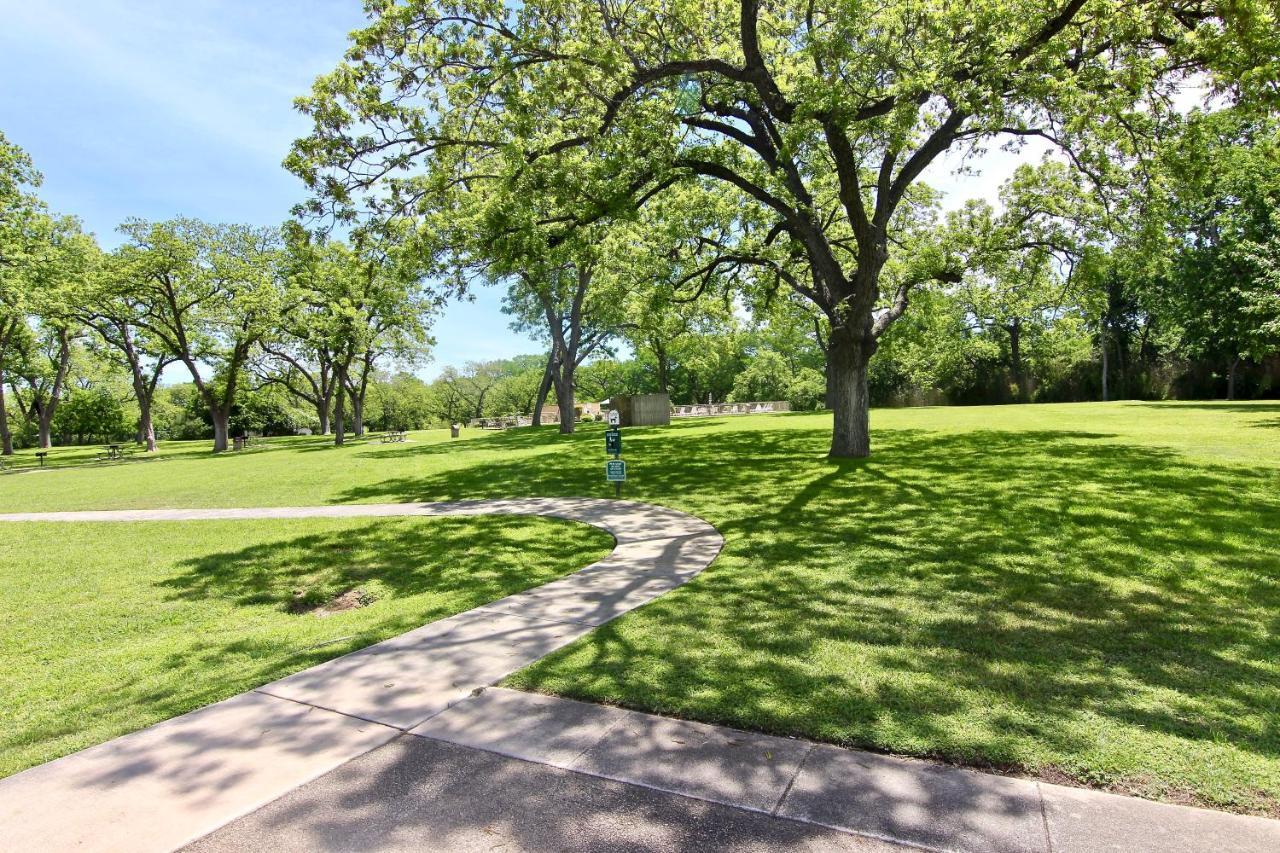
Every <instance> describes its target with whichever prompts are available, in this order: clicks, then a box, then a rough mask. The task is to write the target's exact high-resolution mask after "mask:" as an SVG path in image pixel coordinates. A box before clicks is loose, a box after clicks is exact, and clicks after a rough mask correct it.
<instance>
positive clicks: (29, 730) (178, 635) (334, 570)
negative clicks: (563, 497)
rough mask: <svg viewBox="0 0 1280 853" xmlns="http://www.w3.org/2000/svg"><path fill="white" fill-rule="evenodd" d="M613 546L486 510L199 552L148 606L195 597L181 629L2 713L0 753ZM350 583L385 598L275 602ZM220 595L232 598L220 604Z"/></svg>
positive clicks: (139, 718) (573, 566) (193, 697)
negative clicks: (106, 674) (349, 607)
mask: <svg viewBox="0 0 1280 853" xmlns="http://www.w3.org/2000/svg"><path fill="white" fill-rule="evenodd" d="M200 523H201V522H199V521H190V522H184V524H200ZM612 547H613V542H612V540H611V538H610V537H609V536H608V534H606V533H604V532H602V531H599V530H596V529H594V528H591V527H589V526H587V525H583V524H573V523H570V522H563V521H555V520H547V519H529V518H512V517H501V516H477V517H467V518H430V519H424V518H396V519H376V520H368V521H365V522H363V523H360V524H358V525H355V526H347V527H343V528H342V529H338V530H333V531H329V532H324V533H312V534H307V535H302V536H295V537H293V538H287V539H283V540H276V541H270V542H266V543H261V544H253V545H248V546H245V547H241V548H234V549H230V550H226V551H221V552H217V553H210V554H202V555H200V556H197V557H192V558H190V559H187V560H185V561H182V562H180V563H178V564H177V565H176V566H175V568H174V570H173V571H172V572H170V574H169V575H168V576H167V577H164V578H163V579H161V580H159V581H157V582H156V584H155V586H156V588H158V590H159V591H160V596H159V597H160V598H161V599H162V602H159V603H144V604H143V605H142V606H144V607H147V606H149V607H159V608H161V609H164V610H168V609H169V608H170V607H171V606H172V605H169V604H166V603H163V602H175V603H178V604H180V605H185V604H188V603H190V604H194V605H196V607H195V609H189V608H186V607H185V606H183V607H179V608H177V609H173V610H172V617H171V618H172V619H173V620H174V624H176V625H177V626H179V627H178V629H177V630H171V631H170V632H169V633H168V634H167V635H166V636H161V637H158V638H155V639H154V641H152V642H148V643H142V644H138V645H135V648H136V649H137V652H136V653H137V655H139V658H138V659H137V660H131V661H127V662H122V661H119V660H117V661H116V662H115V663H113V664H112V665H114V666H119V667H121V672H122V673H125V672H127V673H128V677H121V678H120V679H118V680H117V681H114V682H112V683H111V685H110V687H103V688H102V689H93V690H88V689H85V688H84V687H83V686H82V685H80V684H78V683H76V682H75V681H71V680H69V681H68V683H66V684H65V685H61V686H62V687H63V688H64V690H63V691H62V692H61V693H60V694H59V696H58V699H57V701H56V702H55V703H51V704H49V705H48V706H45V707H40V706H33V707H32V708H30V709H16V708H15V709H13V710H14V711H15V715H14V716H13V717H11V718H10V719H8V720H3V722H5V723H8V724H9V725H7V726H6V725H0V752H3V753H9V760H10V761H11V762H13V763H15V764H17V765H18V768H17V769H21V767H22V766H25V765H26V764H30V763H38V762H40V761H45V760H49V759H52V758H56V757H58V756H59V755H62V754H65V753H66V752H69V751H72V750H74V749H77V748H80V747H82V746H87V745H89V743H88V742H86V741H85V738H84V733H85V731H86V729H88V730H89V732H90V735H91V737H96V738H97V739H99V740H101V739H105V738H107V737H112V736H115V735H117V734H122V733H124V732H128V731H132V730H134V729H137V728H139V727H141V726H144V725H147V724H149V723H152V722H155V721H158V720H162V719H168V718H170V717H173V716H175V715H177V714H181V713H185V712H187V711H190V710H192V709H194V708H198V707H201V706H203V705H206V704H209V703H211V702H215V701H218V700H221V699H224V698H226V697H228V696H231V695H235V694H236V693H239V692H241V691H244V690H249V689H252V688H254V687H258V686H260V685H262V684H264V683H266V682H268V681H271V680H273V679H275V678H279V677H281V676H284V675H287V674H289V673H292V672H296V671H299V670H302V669H305V668H307V667H309V666H312V665H314V664H317V663H321V662H323V661H326V660H329V659H331V658H334V657H337V656H339V655H342V654H345V653H347V652H350V651H354V650H356V649H360V648H364V647H365V646H369V645H371V644H373V643H376V642H378V641H380V640H384V639H387V638H388V637H394V636H397V635H399V634H402V633H404V632H405V631H408V630H411V629H413V628H417V627H419V626H421V625H423V624H425V623H427V622H432V621H435V620H437V619H441V618H444V617H446V616H451V615H453V614H455V613H460V612H463V611H466V610H470V609H472V608H474V607H478V606H480V605H483V604H487V603H489V602H491V601H494V600H496V599H499V598H502V597H503V596H506V595H509V594H512V593H515V592H519V591H521V590H525V589H529V588H530V587H534V586H538V585H540V584H543V583H546V582H548V581H551V580H554V579H555V578H557V577H560V576H562V575H564V574H566V573H568V572H572V571H576V570H578V569H580V568H582V567H584V566H586V565H587V564H588V563H590V562H592V561H593V560H595V559H598V558H600V557H603V556H604V555H605V554H607V553H609V551H610V550H611V548H612ZM354 587H369V588H371V589H376V590H377V591H378V593H379V595H380V596H381V599H380V600H377V601H374V602H373V603H372V604H371V605H370V606H369V607H367V608H364V609H362V610H361V611H360V612H358V613H357V612H348V613H342V614H337V615H335V616H333V617H330V618H322V617H320V616H318V615H316V614H315V613H310V612H302V613H296V614H292V615H286V614H285V613H282V612H279V611H286V610H288V609H289V607H290V605H291V603H292V602H293V600H294V597H295V593H296V592H297V591H298V590H300V589H302V590H311V591H315V592H316V598H317V599H319V600H325V599H327V598H328V597H329V596H331V595H336V594H338V593H340V592H343V591H346V590H348V589H351V588H354ZM210 602H211V603H213V604H214V607H213V609H211V610H205V609H204V608H203V605H204V604H205V603H210ZM217 602H230V603H231V604H232V605H233V606H234V608H235V609H234V610H233V611H232V613H231V614H230V615H225V616H217V615H216V614H218V613H219V612H220V611H219V609H218V605H217ZM263 607H265V608H268V610H267V611H266V612H265V613H264V612H263V611H262V610H261V609H260V608H263ZM240 608H253V609H246V610H241V609H240ZM272 610H275V611H277V612H275V613H272V612H271V611H272ZM210 614H214V615H210ZM151 615H154V614H151ZM187 622H189V623H190V624H200V625H205V626H209V627H210V629H211V630H210V631H209V632H208V633H204V634H201V635H197V636H190V635H187V634H184V633H182V630H181V625H182V624H183V623H187ZM170 627H171V628H172V626H170ZM126 642H128V641H126ZM24 665H26V664H24ZM45 677H46V678H48V677H49V676H45ZM0 716H7V715H0ZM86 721H90V722H89V723H88V724H87V722H86ZM14 756H17V757H14ZM0 775H3V774H0Z"/></svg>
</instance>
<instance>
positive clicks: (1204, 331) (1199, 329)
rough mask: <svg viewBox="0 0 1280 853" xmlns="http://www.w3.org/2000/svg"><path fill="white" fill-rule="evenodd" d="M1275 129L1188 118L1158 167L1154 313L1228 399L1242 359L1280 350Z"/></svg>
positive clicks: (1245, 121) (1236, 116) (1251, 121)
mask: <svg viewBox="0 0 1280 853" xmlns="http://www.w3.org/2000/svg"><path fill="white" fill-rule="evenodd" d="M1277 163H1280V122H1277V121H1276V120H1275V119H1274V118H1262V119H1259V118H1257V117H1256V116H1254V115H1252V114H1249V113H1246V112H1237V111H1232V110H1225V111H1222V112H1218V113H1212V114H1198V113H1197V114H1193V115H1192V116H1191V117H1190V119H1189V121H1188V123H1187V126H1186V127H1185V128H1184V129H1183V130H1182V132H1181V133H1180V134H1179V135H1178V136H1177V137H1176V138H1175V139H1174V140H1173V141H1172V142H1171V144H1170V146H1169V148H1168V150H1167V151H1166V152H1165V156H1164V157H1162V159H1161V161H1160V164H1159V165H1160V168H1161V172H1162V176H1163V178H1164V180H1163V182H1162V184H1161V185H1162V186H1165V187H1168V195H1167V198H1166V199H1163V200H1162V201H1163V204H1164V209H1163V210H1161V211H1159V212H1160V213H1162V214H1163V215H1162V216H1161V217H1160V220H1159V221H1161V222H1163V223H1164V224H1165V232H1164V234H1163V235H1162V238H1163V249H1164V252H1165V253H1166V254H1165V257H1167V258H1168V261H1167V264H1166V266H1165V272H1164V275H1162V276H1158V281H1159V286H1158V288H1157V289H1156V291H1155V292H1154V293H1153V297H1154V299H1153V304H1154V305H1155V306H1156V307H1157V310H1163V311H1164V312H1165V313H1166V314H1167V315H1168V316H1169V318H1170V320H1171V321H1172V322H1173V323H1175V324H1176V325H1177V327H1178V328H1179V329H1180V331H1181V338H1182V345H1183V347H1184V349H1185V350H1186V351H1187V352H1188V353H1189V354H1192V355H1195V356H1199V357H1202V358H1206V359H1210V360H1212V361H1213V362H1215V363H1216V364H1218V365H1220V366H1221V370H1222V375H1224V376H1225V378H1226V396H1227V399H1234V398H1235V396H1236V376H1237V372H1238V369H1239V366H1240V364H1241V362H1242V361H1245V360H1258V359H1260V358H1262V357H1264V356H1266V355H1268V354H1270V353H1274V352H1276V351H1280V336H1278V335H1277V331H1278V330H1277V326H1278V325H1280V321H1278V320H1277V315H1276V313H1275V312H1274V306H1275V289H1274V270H1275V266H1274V259H1275V258H1276V257H1277V254H1280V250H1277V248H1276V247H1277V244H1280V215H1277V213H1276V211H1277V210H1280V170H1278V169H1277V165H1276V164H1277ZM1268 282H1271V284H1270V285H1269V284H1268Z"/></svg>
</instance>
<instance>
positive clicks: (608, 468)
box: [604, 459, 627, 483]
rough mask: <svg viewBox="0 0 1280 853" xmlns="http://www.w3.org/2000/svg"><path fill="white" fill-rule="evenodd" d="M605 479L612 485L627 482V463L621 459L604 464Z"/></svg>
mask: <svg viewBox="0 0 1280 853" xmlns="http://www.w3.org/2000/svg"><path fill="white" fill-rule="evenodd" d="M604 478H605V480H606V481H608V482H610V483H623V482H626V479H627V463H626V462H624V461H622V460H621V459H610V460H609V461H608V462H606V463H604Z"/></svg>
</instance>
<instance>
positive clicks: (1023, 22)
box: [288, 0, 1275, 457]
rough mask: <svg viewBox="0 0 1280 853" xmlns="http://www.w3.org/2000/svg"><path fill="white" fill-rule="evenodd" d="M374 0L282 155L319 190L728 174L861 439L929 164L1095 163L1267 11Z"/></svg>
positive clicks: (1101, 163)
mask: <svg viewBox="0 0 1280 853" xmlns="http://www.w3.org/2000/svg"><path fill="white" fill-rule="evenodd" d="M367 5H368V9H369V11H370V13H371V15H372V17H373V20H372V22H371V24H370V26H368V27H367V28H366V29H364V30H361V31H359V32H357V33H355V34H354V35H353V40H354V45H353V47H352V48H351V50H350V51H349V53H348V56H347V61H346V62H344V63H343V64H342V65H341V66H340V67H339V68H338V69H337V70H336V71H334V72H333V73H331V74H329V75H326V76H324V77H322V78H320V79H319V80H317V82H316V84H315V86H314V90H313V93H312V94H311V96H310V97H308V98H306V99H303V100H302V101H300V107H301V109H303V111H304V112H306V113H308V114H310V115H311V116H312V118H313V119H314V123H315V125H314V132H313V134H312V135H311V136H310V137H309V138H307V139H304V140H300V141H299V142H298V143H297V144H296V145H295V148H294V151H293V152H292V154H291V156H290V158H289V160H288V165H289V166H290V168H292V169H293V170H294V171H295V172H297V173H298V174H299V175H300V176H302V177H303V179H304V180H306V181H307V182H308V183H309V184H310V185H311V187H312V188H313V190H315V192H316V196H317V197H316V202H315V204H314V206H313V210H314V211H315V212H318V213H330V214H334V215H336V216H338V217H339V218H346V219H353V218H357V217H361V216H368V217H371V218H373V219H374V220H389V219H395V218H400V217H410V218H427V217H430V216H431V215H433V213H434V214H435V215H437V216H444V217H448V216H450V215H452V212H453V211H454V210H455V209H456V208H457V206H458V204H459V198H461V197H462V196H464V195H465V194H468V193H474V192H478V191H483V190H484V188H485V187H486V186H495V185H496V186H500V187H501V188H502V190H501V192H500V193H498V195H499V196H501V197H503V198H506V199H511V200H515V201H517V202H518V201H519V200H521V199H526V200H531V201H530V203H529V204H525V205H520V204H517V205H516V206H515V207H513V208H509V209H506V210H495V211H494V216H493V217H491V219H490V221H489V222H488V225H489V226H490V227H493V228H494V229H495V232H496V233H499V234H503V233H505V234H509V235H516V237H515V238H514V239H519V235H520V234H527V233H533V232H537V233H539V234H540V235H541V234H542V233H544V232H546V231H548V230H550V231H556V230H557V229H558V230H559V231H560V232H561V233H562V234H567V233H568V232H570V231H572V230H573V229H574V228H575V227H579V226H581V225H582V224H585V223H590V222H595V221H598V220H600V219H603V218H608V217H613V216H617V215H626V212H627V211H630V210H634V209H635V208H636V207H637V206H639V205H642V204H644V203H645V202H647V201H648V200H650V199H652V198H654V197H655V196H657V195H659V194H661V193H663V192H666V191H668V190H669V189H671V188H672V187H676V186H679V185H683V184H688V183H689V182H693V181H704V180H705V181H715V182H719V183H722V184H724V185H726V186H727V187H729V188H731V189H732V190H734V191H736V192H737V193H738V194H739V195H740V197H741V199H742V202H743V204H744V205H747V206H751V207H753V208H754V209H755V210H756V211H757V212H758V213H759V214H760V215H763V216H765V217H767V218H768V219H769V220H770V222H771V227H770V229H769V231H768V232H766V234H765V235H764V238H763V239H760V238H759V235H756V237H755V238H754V239H753V240H752V241H751V242H750V243H749V245H748V247H747V250H749V252H750V254H751V255H752V257H753V263H756V264H758V265H770V264H779V258H780V257H781V258H792V257H795V256H799V257H801V258H802V259H803V261H804V269H803V274H800V275H797V274H795V273H794V272H792V271H791V269H792V267H790V266H788V267H787V268H786V270H785V276H786V281H787V284H788V285H789V286H790V287H791V288H793V289H794V290H795V291H796V292H797V293H799V294H801V295H803V296H804V297H805V298H807V299H808V300H810V301H811V302H812V303H813V304H814V305H815V306H816V307H817V308H818V309H819V310H820V311H821V312H822V314H823V315H825V317H826V318H827V320H828V323H829V326H830V338H829V341H828V348H827V358H828V371H829V374H830V375H831V378H832V397H833V399H832V402H833V404H834V408H835V424H834V432H833V436H832V442H831V454H832V455H833V456H854V457H858V456H866V455H868V454H869V452H870V436H869V431H868V424H867V404H868V393H867V364H868V360H869V359H870V358H871V356H872V355H873V354H874V353H875V351H876V348H877V346H878V344H879V341H880V339H881V337H882V336H883V335H884V334H885V332H886V331H887V330H888V329H889V327H890V326H891V325H892V323H893V322H894V321H895V320H896V319H897V318H898V317H899V316H900V315H901V314H902V313H903V311H905V310H906V308H907V305H908V301H909V298H910V291H911V287H912V286H914V285H915V282H914V281H910V280H908V281H903V282H900V283H899V284H898V285H897V286H896V287H895V288H894V289H893V291H892V292H885V291H886V289H885V288H883V284H884V282H883V281H882V274H883V272H884V269H885V266H886V263H887V262H888V260H889V257H890V254H891V252H892V251H893V249H894V246H895V242H896V234H895V221H896V217H897V216H898V214H899V212H900V209H901V207H902V206H903V205H904V203H906V202H907V201H908V199H909V197H910V192H911V190H912V187H913V185H915V184H916V183H917V182H918V181H920V179H921V176H922V175H923V174H924V172H925V170H926V168H928V167H929V165H930V164H931V163H933V162H934V161H936V160H937V159H938V158H939V157H940V156H941V155H942V154H943V153H944V152H946V151H948V150H950V149H953V148H956V147H960V146H969V147H977V146H980V145H982V144H984V143H985V142H987V141H989V140H992V139H995V138H997V137H1000V136H1009V137H1012V138H1022V137H1030V136H1039V137H1044V138H1048V139H1050V140H1051V141H1053V142H1054V143H1056V144H1058V145H1060V146H1062V147H1063V149H1064V150H1067V151H1069V152H1070V154H1071V156H1072V157H1073V158H1074V160H1075V161H1076V163H1077V164H1078V165H1079V166H1080V167H1081V168H1084V169H1088V170H1091V171H1093V172H1095V173H1096V172H1100V171H1102V170H1104V169H1105V168H1106V166H1107V162H1108V159H1107V157H1105V156H1102V154H1101V153H1100V152H1101V151H1102V150H1103V149H1107V150H1108V151H1109V152H1110V154H1112V155H1113V156H1121V155H1125V154H1131V153H1133V152H1135V151H1136V150H1138V149H1139V148H1140V143H1141V141H1142V138H1143V137H1144V135H1145V134H1147V133H1148V131H1149V130H1150V128H1151V127H1152V125H1153V123H1154V122H1155V121H1156V120H1158V118H1159V116H1160V114H1161V113H1162V112H1166V111H1169V110H1171V109H1172V105H1173V97H1174V94H1175V87H1176V85H1177V84H1178V82H1179V81H1180V80H1185V79H1186V78H1187V77H1188V75H1192V74H1196V73H1198V72H1199V71H1200V70H1201V69H1202V68H1204V67H1206V66H1207V65H1209V64H1211V62H1212V61H1213V60H1215V59H1220V58H1224V57H1229V58H1230V62H1231V64H1232V71H1233V73H1234V74H1235V76H1236V79H1237V80H1246V81H1247V80H1250V79H1253V78H1252V77H1251V76H1250V74H1248V73H1244V72H1243V71H1242V70H1241V69H1242V68H1243V69H1245V70H1246V71H1247V70H1248V69H1250V68H1252V67H1253V66H1252V65H1250V59H1249V50H1248V49H1249V48H1251V47H1255V46H1257V45H1258V44H1269V43H1270V41H1269V40H1270V39H1271V37H1270V36H1267V35H1265V34H1266V33H1267V32H1268V29H1267V23H1268V21H1270V22H1271V25H1274V23H1275V22H1274V16H1273V15H1271V13H1270V12H1268V11H1267V8H1268V7H1267V6H1266V4H1265V3H1264V2H1262V0H1257V2H1248V0H1246V2H1241V3H1233V4H1229V5H1227V4H1217V3H1206V2H1203V0H1175V2H1168V0H1160V1H1159V2H1156V0H1149V2H1141V1H1140V2H1120V0H1060V2H1058V3H1054V4H1046V3H1044V2H1042V0H985V2H979V3H974V2H970V0H966V2H958V1H957V2H938V3H932V4H928V5H925V6H922V5H920V4H918V3H908V2H902V0H897V2H887V3H877V4H870V3H861V2H854V3H849V2H834V0H808V2H804V3H800V2H795V0H773V2H768V0H740V2H737V3H732V2H728V0H719V2H702V0H698V2H694V0H680V2H671V3H663V4H649V5H636V4H619V3H614V2H609V0H605V1H604V2H599V0H530V2H525V3H522V4H518V5H510V4H503V3H496V2H492V0H462V2H438V1H437V2H433V1H432V0H405V2H390V0H376V2H370V3H368V4H367ZM1223 10H1226V11H1223ZM1224 16H1225V17H1224ZM1237 33H1243V34H1244V35H1245V36H1248V38H1240V39H1234V38H1233V37H1234V36H1235V35H1236V34H1237ZM1268 61H1269V60H1268ZM753 216H754V215H753ZM740 233H743V234H744V235H746V234H747V231H746V229H742V230H741V232H740ZM550 239H551V241H552V242H554V241H556V240H557V239H561V237H557V236H555V235H554V234H553V235H552V236H551V237H550ZM747 250H744V249H742V248H740V247H727V248H726V253H727V254H728V255H732V256H736V257H738V258H742V257H744V256H745V255H746V254H748V251H747ZM780 274H782V272H781V271H780Z"/></svg>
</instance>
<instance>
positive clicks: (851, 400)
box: [827, 329, 871, 459]
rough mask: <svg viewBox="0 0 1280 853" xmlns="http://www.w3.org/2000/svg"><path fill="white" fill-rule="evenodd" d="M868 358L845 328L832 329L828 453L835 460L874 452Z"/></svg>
mask: <svg viewBox="0 0 1280 853" xmlns="http://www.w3.org/2000/svg"><path fill="white" fill-rule="evenodd" d="M869 358H870V353H869V352H867V348H866V347H865V346H864V345H863V343H862V341H859V340H858V339H856V338H855V337H854V336H853V335H851V334H849V333H848V332H846V331H837V330H836V329H832V334H831V341H830V345H829V347H828V349H827V374H828V376H830V377H831V379H830V384H829V387H830V390H831V392H832V396H833V398H834V399H833V400H832V402H833V403H834V405H833V406H832V408H833V409H834V410H835V425H834V427H833V428H832V432H831V453H830V454H829V455H830V456H831V458H833V459H845V458H848V459H865V458H866V457H868V456H870V455H871V420H870V411H869V409H870V389H869V388H868V385H867V361H868V359H869Z"/></svg>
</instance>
